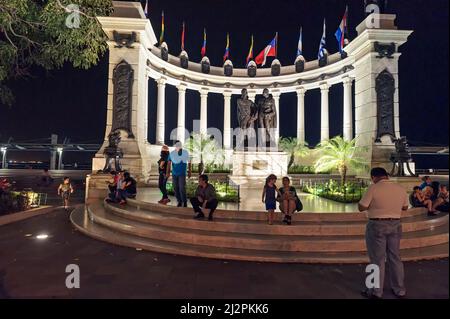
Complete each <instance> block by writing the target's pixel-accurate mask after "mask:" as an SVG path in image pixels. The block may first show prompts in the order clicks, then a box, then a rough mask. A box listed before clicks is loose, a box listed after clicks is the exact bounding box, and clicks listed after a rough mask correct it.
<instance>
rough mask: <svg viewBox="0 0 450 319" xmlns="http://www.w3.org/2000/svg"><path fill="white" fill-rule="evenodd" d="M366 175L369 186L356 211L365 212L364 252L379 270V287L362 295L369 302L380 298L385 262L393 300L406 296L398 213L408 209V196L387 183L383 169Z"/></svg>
mask: <svg viewBox="0 0 450 319" xmlns="http://www.w3.org/2000/svg"><path fill="white" fill-rule="evenodd" d="M370 175H371V178H372V182H373V184H372V185H371V186H370V187H369V189H368V190H367V193H366V194H365V195H364V196H363V198H362V199H361V201H360V202H359V210H360V211H361V212H365V211H367V213H368V217H369V222H368V223H367V228H366V245H367V252H368V254H369V259H370V263H371V264H375V265H377V266H378V267H379V269H380V278H379V282H380V287H379V288H371V289H366V290H364V291H363V292H362V294H363V296H365V297H367V298H371V299H380V298H382V297H383V285H384V272H385V263H386V262H388V263H389V270H390V281H391V287H392V291H393V293H394V295H395V296H396V297H398V298H403V297H405V296H406V289H405V285H404V270H403V263H402V261H401V258H400V239H401V235H402V224H401V221H400V218H401V215H402V211H405V210H408V195H407V193H406V191H405V189H404V188H403V187H402V186H401V185H399V184H396V183H393V182H391V181H389V177H388V173H387V172H386V170H385V169H384V168H381V167H377V168H373V169H372V170H371V172H370Z"/></svg>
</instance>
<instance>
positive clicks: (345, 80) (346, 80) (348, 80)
mask: <svg viewBox="0 0 450 319" xmlns="http://www.w3.org/2000/svg"><path fill="white" fill-rule="evenodd" d="M353 80H354V79H353V78H352V77H349V76H346V77H344V78H342V83H343V84H344V85H352V84H353Z"/></svg>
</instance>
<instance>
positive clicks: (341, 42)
mask: <svg viewBox="0 0 450 319" xmlns="http://www.w3.org/2000/svg"><path fill="white" fill-rule="evenodd" d="M347 17H348V7H346V8H345V13H344V17H343V18H342V21H341V24H340V25H339V28H338V29H337V31H336V33H335V34H334V35H335V36H336V39H337V41H338V46H339V52H341V53H342V52H343V51H344V46H345V38H346V35H347Z"/></svg>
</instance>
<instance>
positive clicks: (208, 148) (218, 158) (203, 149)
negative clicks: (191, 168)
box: [185, 133, 225, 174]
mask: <svg viewBox="0 0 450 319" xmlns="http://www.w3.org/2000/svg"><path fill="white" fill-rule="evenodd" d="M185 145H186V146H185V147H186V149H187V150H188V151H189V153H190V155H191V161H192V163H197V164H198V165H199V169H198V173H199V174H204V173H205V171H206V168H207V167H208V166H210V165H213V164H219V165H220V164H223V162H224V158H225V157H224V152H223V149H222V148H221V147H220V146H219V144H218V143H217V142H216V140H215V139H214V137H213V136H209V135H206V134H198V133H195V134H193V135H192V136H191V137H190V138H188V139H187V140H186V142H185Z"/></svg>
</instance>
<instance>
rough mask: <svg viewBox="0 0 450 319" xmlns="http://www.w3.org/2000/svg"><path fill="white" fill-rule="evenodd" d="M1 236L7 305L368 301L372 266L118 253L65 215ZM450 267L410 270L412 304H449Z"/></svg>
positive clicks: (0, 280)
mask: <svg viewBox="0 0 450 319" xmlns="http://www.w3.org/2000/svg"><path fill="white" fill-rule="evenodd" d="M0 229H1V231H0V298H270V299H272V298H319V299H324V298H361V297H360V295H359V291H360V289H361V288H362V285H363V284H364V277H365V276H364V275H365V273H364V269H365V265H304V264H271V263H252V262H237V261H219V260H211V259H204V258H191V257H183V256H173V255H166V254H157V253H151V252H146V251H139V250H135V249H132V248H125V247H119V246H114V245H111V244H108V243H104V242H100V241H97V240H94V239H92V238H89V237H86V236H84V235H82V234H80V233H79V232H77V231H75V230H74V229H73V227H72V225H71V223H70V222H69V219H68V213H67V212H65V211H64V210H63V209H56V210H55V211H54V212H52V213H50V214H47V215H43V216H38V217H33V218H31V219H28V220H25V221H21V222H17V223H14V224H10V225H6V226H2V227H1V228H0ZM43 234H45V235H48V238H47V239H37V238H36V236H38V235H43ZM68 264H77V265H79V267H80V273H81V288H80V289H71V290H70V289H67V288H66V286H65V279H66V276H67V274H66V273H65V268H66V266H67V265H68ZM448 267H449V264H448V259H444V260H437V261H426V262H411V263H406V265H405V269H406V284H407V288H408V292H409V298H429V299H436V298H448V297H449V295H448V291H449V287H448V282H449V277H448ZM268 287H270V288H268ZM385 291H386V293H385V298H393V296H392V294H391V293H390V290H389V288H388V287H386V290H385Z"/></svg>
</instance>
